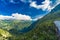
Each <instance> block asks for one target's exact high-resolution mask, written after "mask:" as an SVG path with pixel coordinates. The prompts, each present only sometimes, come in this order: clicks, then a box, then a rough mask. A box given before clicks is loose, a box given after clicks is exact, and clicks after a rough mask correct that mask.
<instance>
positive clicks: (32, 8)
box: [0, 0, 60, 20]
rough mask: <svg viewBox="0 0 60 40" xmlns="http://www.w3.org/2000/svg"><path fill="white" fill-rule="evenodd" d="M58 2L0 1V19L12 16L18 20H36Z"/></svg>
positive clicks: (51, 0) (45, 0) (42, 0)
mask: <svg viewBox="0 0 60 40" xmlns="http://www.w3.org/2000/svg"><path fill="white" fill-rule="evenodd" d="M58 1H59V0H0V17H1V19H3V18H6V19H7V18H12V17H11V16H13V14H14V18H18V19H19V18H21V19H22V18H24V19H25V18H26V19H38V18H41V17H42V16H43V15H45V14H47V13H48V12H50V11H51V10H52V9H53V8H54V7H55V5H56V4H57V3H58ZM59 2H60V1H59ZM16 15H17V16H18V17H17V16H16ZM21 15H22V17H21ZM24 15H25V16H24ZM15 16H16V17H15ZM27 16H28V18H27ZM24 19H23V20H24Z"/></svg>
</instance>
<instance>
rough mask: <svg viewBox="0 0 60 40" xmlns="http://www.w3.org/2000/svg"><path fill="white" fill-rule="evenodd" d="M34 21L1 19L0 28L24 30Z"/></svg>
mask: <svg viewBox="0 0 60 40" xmlns="http://www.w3.org/2000/svg"><path fill="white" fill-rule="evenodd" d="M31 24H32V21H19V20H0V28H2V29H6V30H11V29H16V30H22V29H23V28H25V27H29V26H30V25H31Z"/></svg>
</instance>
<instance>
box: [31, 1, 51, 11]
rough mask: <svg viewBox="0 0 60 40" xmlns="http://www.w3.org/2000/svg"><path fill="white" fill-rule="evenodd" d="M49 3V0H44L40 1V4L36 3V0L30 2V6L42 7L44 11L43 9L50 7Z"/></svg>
mask: <svg viewBox="0 0 60 40" xmlns="http://www.w3.org/2000/svg"><path fill="white" fill-rule="evenodd" d="M51 3H52V2H51V1H50V0H45V1H44V2H42V5H37V4H36V1H33V2H31V3H30V6H31V7H34V8H37V9H42V10H43V11H45V10H50V9H51V6H50V4H51Z"/></svg>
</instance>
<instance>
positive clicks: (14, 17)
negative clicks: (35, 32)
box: [0, 13, 32, 20]
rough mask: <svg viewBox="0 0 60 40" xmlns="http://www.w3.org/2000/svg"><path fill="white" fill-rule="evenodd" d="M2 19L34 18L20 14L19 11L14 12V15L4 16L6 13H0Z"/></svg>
mask: <svg viewBox="0 0 60 40" xmlns="http://www.w3.org/2000/svg"><path fill="white" fill-rule="evenodd" d="M0 19H1V20H4V19H7V20H8V19H16V20H32V18H31V17H30V16H28V15H22V14H18V13H14V14H12V16H4V15H0Z"/></svg>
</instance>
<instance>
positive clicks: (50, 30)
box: [0, 4, 60, 40]
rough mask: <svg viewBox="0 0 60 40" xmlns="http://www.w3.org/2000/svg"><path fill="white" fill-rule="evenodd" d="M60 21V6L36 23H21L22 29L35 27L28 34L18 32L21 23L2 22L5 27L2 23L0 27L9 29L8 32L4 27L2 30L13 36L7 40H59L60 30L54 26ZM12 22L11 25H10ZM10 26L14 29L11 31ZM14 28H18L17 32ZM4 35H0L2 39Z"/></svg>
mask: <svg viewBox="0 0 60 40" xmlns="http://www.w3.org/2000/svg"><path fill="white" fill-rule="evenodd" d="M58 20H60V4H59V5H57V6H56V7H55V8H54V9H52V10H51V12H50V13H48V14H47V15H45V16H44V17H43V18H41V19H38V20H37V21H36V22H34V23H31V22H30V21H28V22H26V21H24V23H23V22H21V23H22V24H21V25H22V27H23V26H27V27H29V28H30V27H34V28H33V29H31V30H30V31H28V32H26V33H21V32H18V31H17V30H18V29H20V28H19V27H20V26H21V25H20V21H8V22H7V21H6V20H4V21H0V22H2V23H3V25H2V23H0V25H1V26H5V27H7V30H6V29H4V28H2V27H0V28H1V29H2V30H5V31H7V32H8V33H10V34H9V35H12V36H10V37H9V36H8V37H6V39H7V40H59V39H58V37H59V36H57V35H58V31H59V29H58V27H57V26H56V25H55V24H54V21H58ZM10 22H11V24H9V23H10ZM13 23H14V24H13ZM7 24H8V25H7ZM6 25H7V26H6ZM9 25H10V26H12V27H13V29H10V27H8V26H9ZM14 27H15V28H17V30H16V29H14ZM0 31H1V30H0ZM2 34H3V32H2ZM2 34H1V33H0V35H1V37H4V36H3V35H2Z"/></svg>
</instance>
